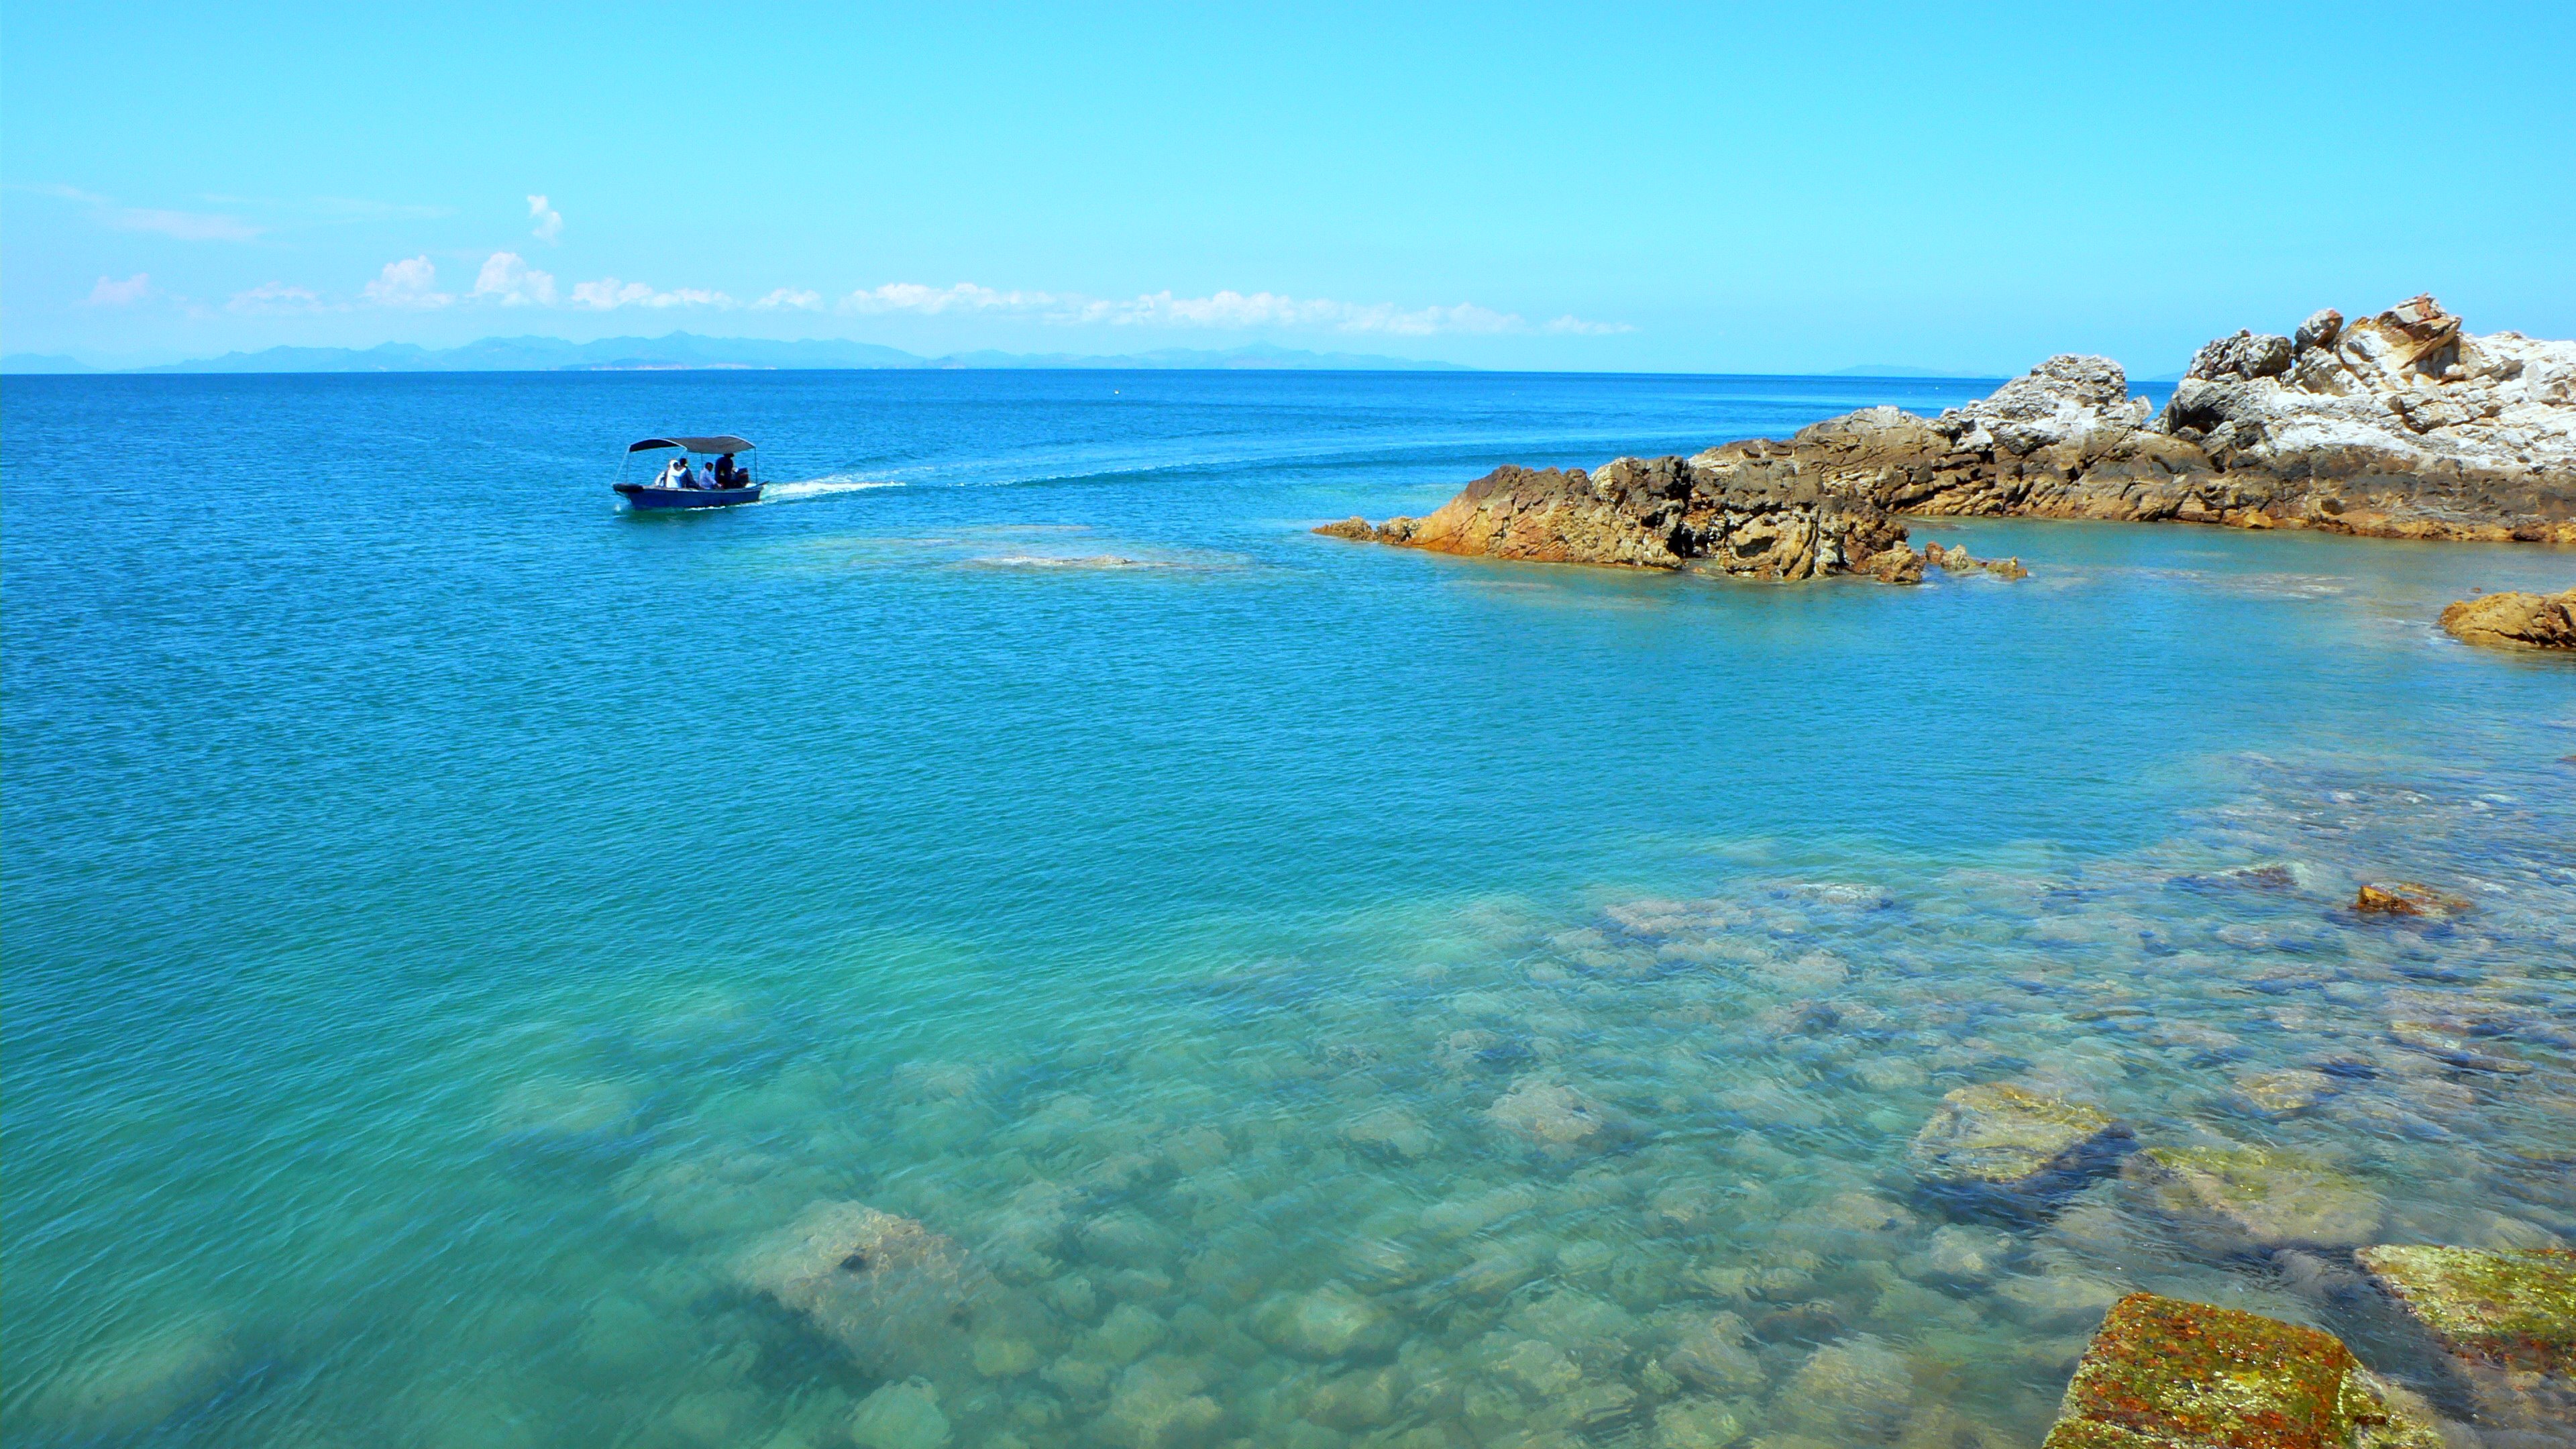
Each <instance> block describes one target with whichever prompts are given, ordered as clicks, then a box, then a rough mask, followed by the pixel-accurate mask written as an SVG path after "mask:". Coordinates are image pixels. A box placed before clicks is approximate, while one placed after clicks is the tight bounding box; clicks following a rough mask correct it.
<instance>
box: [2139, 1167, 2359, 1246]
mask: <svg viewBox="0 0 2576 1449" xmlns="http://www.w3.org/2000/svg"><path fill="white" fill-rule="evenodd" d="M2123 1173H2124V1175H2125V1176H2126V1177H2127V1179H2128V1180H2129V1182H2130V1183H2131V1184H2132V1185H2133V1186H2134V1187H2135V1188H2136V1189H2137V1190H2138V1192H2139V1194H2140V1195H2141V1196H2142V1197H2143V1198H2144V1200H2145V1202H2146V1204H2147V1205H2148V1206H2149V1207H2150V1208H2152V1209H2153V1210H2154V1211H2156V1212H2157V1213H2159V1214H2161V1215H2163V1216H2164V1217H2165V1218H2166V1219H2167V1220H2168V1221H2170V1222H2171V1223H2173V1224H2174V1226H2175V1227H2176V1228H2177V1230H2178V1231H2179V1232H2180V1233H2181V1234H2182V1236H2183V1237H2184V1238H2185V1239H2186V1240H2188V1241H2190V1242H2191V1243H2193V1244H2194V1245H2195V1246H2197V1247H2199V1248H2200V1249H2202V1250H2203V1251H2204V1252H2208V1253H2212V1254H2215V1255H2218V1256H2228V1255H2232V1254H2238V1253H2246V1252H2268V1251H2271V1250H2273V1249H2278V1248H2352V1247H2358V1246H2359V1245H2361V1244H2363V1243H2367V1242H2369V1241H2370V1240H2371V1239H2372V1238H2374V1237H2376V1236H2378V1234H2379V1228H2380V1224H2381V1222H2382V1221H2383V1220H2384V1219H2385V1218H2386V1216H2387V1205H2386V1204H2385V1203H2383V1202H2381V1201H2380V1199H2379V1197H2378V1195H2377V1194H2375V1193H2373V1192H2371V1191H2370V1190H2369V1189H2368V1188H2366V1187H2364V1186H2362V1185H2361V1184H2360V1183H2359V1182H2356V1181H2354V1180H2353V1179H2352V1178H2350V1177H2347V1176H2345V1175H2344V1174H2343V1173H2341V1172H2338V1171H2336V1170H2335V1169H2334V1168H2332V1167H2330V1166H2327V1165H2326V1164H2324V1163H2322V1162H2319V1161H2317V1160H2315V1159H2313V1158H2310V1157H2307V1156H2305V1155H2303V1154H2300V1153H2297V1152H2292V1151H2288V1150H2285V1149H2280V1148H2270V1147H2255V1146H2249V1145H2244V1144H2230V1145H2225V1146H2208V1147H2151V1148H2148V1149H2147V1150H2146V1151H2144V1152H2141V1153H2138V1154H2137V1155H2135V1156H2133V1157H2131V1158H2130V1159H2129V1161H2128V1164H2127V1166H2126V1167H2125V1168H2124V1169H2123Z"/></svg>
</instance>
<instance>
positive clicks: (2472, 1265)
mask: <svg viewBox="0 0 2576 1449" xmlns="http://www.w3.org/2000/svg"><path fill="white" fill-rule="evenodd" d="M2356 1256H2357V1257H2358V1258H2359V1260H2360V1262H2361V1265H2362V1267H2363V1268H2365V1269H2367V1270H2368V1271H2369V1273H2370V1275H2371V1277H2372V1278H2373V1279H2374V1280H2375V1281H2376V1282H2378V1283H2379V1285H2380V1286H2381V1287H2383V1288H2385V1289H2386V1290H2387V1291H2388V1292H2389V1293H2390V1295H2392V1296H2393V1297H2395V1298H2396V1299H2397V1301H2398V1302H2400V1303H2402V1304H2404V1305H2405V1307H2406V1309H2407V1311H2408V1312H2409V1313H2411V1314H2412V1315H2413V1316H2414V1318H2415V1320H2416V1321H2417V1322H2419V1323H2421V1324H2423V1325H2424V1327H2425V1328H2426V1329H2428V1330H2429V1331H2431V1333H2432V1334H2433V1335H2434V1337H2436V1338H2437V1339H2439V1340H2440V1341H2441V1343H2442V1345H2443V1347H2445V1348H2447V1349H2449V1350H2450V1351H2451V1352H2453V1353H2456V1354H2459V1355H2461V1356H2462V1357H2465V1358H2475V1359H2483V1360H2486V1361H2488V1362H2491V1363H2495V1364H2499V1365H2504V1366H2508V1367H2516V1368H2524V1369H2531V1370H2536V1371H2539V1372H2545V1373H2557V1374H2571V1373H2576V1253H2571V1252H2569V1251H2567V1250H2565V1249H2550V1248H2544V1249H2534V1250H2528V1251H2520V1252H2503V1253H2483V1252H2479V1251H2477V1250H2475V1249H2473V1248H2437V1247H2375V1248H2364V1249H2362V1250H2361V1252H2360V1253H2359V1254H2357V1255H2356Z"/></svg>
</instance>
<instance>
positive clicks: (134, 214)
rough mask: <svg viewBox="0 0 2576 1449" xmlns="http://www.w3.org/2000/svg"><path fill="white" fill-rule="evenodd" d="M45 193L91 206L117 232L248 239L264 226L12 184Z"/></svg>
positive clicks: (70, 188) (67, 190) (72, 191)
mask: <svg viewBox="0 0 2576 1449" xmlns="http://www.w3.org/2000/svg"><path fill="white" fill-rule="evenodd" d="M11 189H12V190H23V191H33V192H37V193H39V194H41V195H45V196H58V197H61V198H62V199H63V200H65V201H75V202H78V203H80V204H81V205H83V206H86V207H88V208H89V209H90V214H91V215H92V216H93V217H95V218H96V219H97V220H98V222H99V224H100V225H102V226H110V227H114V228H115V229H116V230H118V231H150V232H159V233H160V234H161V235H163V236H168V237H177V238H178V239H179V240H181V241H249V240H250V239H252V238H253V237H256V236H258V235H259V234H260V232H261V231H262V230H264V228H261V227H257V226H253V225H251V224H250V223H249V222H246V221H244V220H242V219H241V218H240V217H237V216H221V215H217V214H215V213H213V212H205V211H161V210H156V209H152V208H148V207H133V206H119V205H117V204H116V199H115V198H114V197H111V196H101V195H99V194H98V193H97V192H95V191H83V190H81V189H80V188H79V187H77V186H57V185H51V184H46V185H36V186H25V187H13V188H11Z"/></svg>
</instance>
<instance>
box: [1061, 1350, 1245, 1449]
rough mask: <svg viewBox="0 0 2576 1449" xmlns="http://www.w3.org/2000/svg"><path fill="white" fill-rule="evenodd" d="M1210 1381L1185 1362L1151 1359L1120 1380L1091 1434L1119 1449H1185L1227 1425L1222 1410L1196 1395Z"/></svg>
mask: <svg viewBox="0 0 2576 1449" xmlns="http://www.w3.org/2000/svg"><path fill="white" fill-rule="evenodd" d="M1210 1377H1211V1375H1210V1373H1209V1370H1208V1369H1207V1368H1206V1366H1204V1365H1202V1364H1200V1363H1197V1362H1194V1361H1192V1360H1188V1359H1179V1358H1151V1359H1147V1360H1145V1361H1144V1362H1143V1363H1140V1364H1137V1365H1136V1366H1135V1367H1133V1368H1131V1369H1128V1370H1127V1371H1126V1372H1125V1373H1122V1374H1120V1375H1119V1376H1118V1383H1117V1386H1116V1387H1115V1388H1113V1389H1112V1390H1111V1391H1110V1394H1109V1407H1108V1409H1107V1411H1106V1412H1104V1413H1103V1414H1101V1416H1100V1417H1099V1418H1098V1419H1096V1420H1094V1421H1093V1423H1092V1431H1093V1432H1094V1433H1095V1434H1096V1435H1098V1437H1099V1438H1101V1439H1102V1440H1104V1441H1105V1442H1107V1443H1110V1444H1113V1445H1117V1446H1119V1449H1186V1446H1189V1445H1193V1444H1198V1443H1202V1442H1204V1441H1205V1440H1206V1439H1207V1438H1208V1437H1209V1436H1210V1435H1212V1434H1214V1433H1215V1432H1216V1429H1217V1426H1218V1425H1220V1424H1222V1423H1224V1422H1225V1409H1224V1407H1223V1406H1222V1405H1220V1404H1218V1403H1217V1401H1216V1400H1215V1399H1213V1398H1210V1397H1208V1396H1207V1395H1206V1394H1204V1393H1202V1392H1200V1391H1201V1390H1202V1389H1205V1388H1206V1387H1207V1385H1208V1380H1209V1378H1210Z"/></svg>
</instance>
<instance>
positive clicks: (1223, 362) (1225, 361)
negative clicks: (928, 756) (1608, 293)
mask: <svg viewBox="0 0 2576 1449" xmlns="http://www.w3.org/2000/svg"><path fill="white" fill-rule="evenodd" d="M1003 367H1010V368H1026V367H1065V368H1073V367H1079V368H1208V369H1263V368H1268V369H1282V368H1295V369H1307V370H1334V371H1403V372H1464V371H1470V370H1471V369H1467V368H1462V367H1460V366H1458V365H1457V364H1455V363H1449V362H1416V361H1413V360H1410V359H1407V358H1402V357H1377V356H1372V355H1368V354H1364V353H1356V352H1301V351H1297V350H1295V349H1293V348H1286V347H1274V346H1270V345H1269V344H1267V343H1255V344H1253V345H1251V346H1249V347H1230V348H1226V349H1224V350H1222V351H1202V350H1198V349H1193V348H1186V347H1170V348H1165V349H1163V350H1161V351H1158V352H1140V353H1134V354H1130V355H1125V356H1117V357H1099V356H1090V355H1083V354H1075V353H1070V352H1048V353H1018V352H992V351H985V352H961V353H956V354H953V355H951V356H947V357H921V356H917V355H915V354H913V353H910V352H904V351H901V350H899V349H897V348H892V347H879V346H877V345H875V344H873V343H867V342H840V341H834V340H830V339H822V338H817V339H812V340H808V341H803V342H771V341H767V340H764V339H761V338H754V337H700V336H697V335H695V334H693V333H688V332H674V333H672V334H671V335H669V336H668V337H651V338H647V337H608V338H602V339H601V340H599V341H597V342H566V341H563V340H561V339H559V338H554V337H486V338H484V339H482V340H481V341H479V342H468V343H466V344H465V345H464V346H462V347H445V348H430V347H420V346H415V345H414V344H412V343H408V342H388V343H386V344H384V345H383V346H381V347H369V348H364V349H359V348H350V347H271V348H269V349H267V350H265V351H262V352H227V353H225V354H224V355H223V356H221V357H210V358H204V359H201V360H198V361H194V362H172V363H164V364H162V365H161V366H158V367H134V368H97V367H90V366H88V365H86V364H83V363H81V362H78V361H75V360H73V359H72V358H69V357H61V356H52V355H42V354H37V353H30V352H17V353H11V354H9V355H8V356H6V357H0V372H8V373H38V372H53V373H70V372H657V371H679V370H687V369H698V368H705V369H743V370H760V369H771V368H775V369H780V370H787V369H822V368H832V369H842V368H1003Z"/></svg>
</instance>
